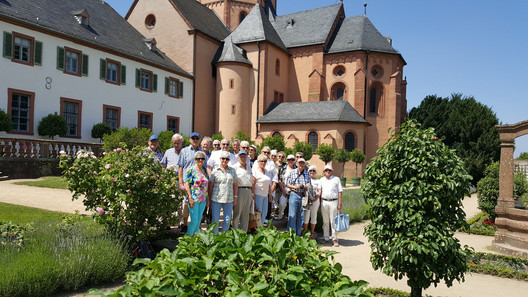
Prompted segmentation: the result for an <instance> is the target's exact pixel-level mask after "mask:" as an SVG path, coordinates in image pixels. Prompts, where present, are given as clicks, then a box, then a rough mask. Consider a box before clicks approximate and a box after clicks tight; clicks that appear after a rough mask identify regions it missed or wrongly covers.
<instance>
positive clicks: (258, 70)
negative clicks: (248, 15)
mask: <svg viewBox="0 0 528 297" xmlns="http://www.w3.org/2000/svg"><path fill="white" fill-rule="evenodd" d="M257 47H258V62H257V63H258V67H257V117H256V119H257V120H258V118H259V106H260V102H259V98H260V43H259V42H258V41H257ZM255 126H256V127H255V128H256V129H255V131H256V133H255V139H256V138H257V136H258V133H259V124H258V123H257V121H255Z"/></svg>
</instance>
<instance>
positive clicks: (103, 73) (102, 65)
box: [99, 59, 106, 80]
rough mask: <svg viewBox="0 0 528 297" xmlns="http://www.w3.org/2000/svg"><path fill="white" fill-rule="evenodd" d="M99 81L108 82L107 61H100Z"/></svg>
mask: <svg viewBox="0 0 528 297" xmlns="http://www.w3.org/2000/svg"><path fill="white" fill-rule="evenodd" d="M99 79H102V80H106V60H105V59H99Z"/></svg>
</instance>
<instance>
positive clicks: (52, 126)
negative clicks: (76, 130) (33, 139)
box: [37, 113, 68, 139]
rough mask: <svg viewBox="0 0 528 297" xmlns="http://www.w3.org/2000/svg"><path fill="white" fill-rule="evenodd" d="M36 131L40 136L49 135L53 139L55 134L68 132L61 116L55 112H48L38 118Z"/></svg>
mask: <svg viewBox="0 0 528 297" xmlns="http://www.w3.org/2000/svg"><path fill="white" fill-rule="evenodd" d="M37 131H38V134H39V135H40V136H49V137H50V138H51V139H53V138H54V137H55V135H65V134H66V133H67V132H68V125H67V124H66V120H65V119H64V118H63V117H61V116H60V115H58V114H57V113H55V114H51V113H50V114H48V115H47V116H45V117H43V118H42V119H41V120H40V123H39V125H38V127H37Z"/></svg>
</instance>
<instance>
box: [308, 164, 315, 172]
mask: <svg viewBox="0 0 528 297" xmlns="http://www.w3.org/2000/svg"><path fill="white" fill-rule="evenodd" d="M310 170H315V172H317V167H315V165H311V166H310V167H309V168H308V171H310Z"/></svg>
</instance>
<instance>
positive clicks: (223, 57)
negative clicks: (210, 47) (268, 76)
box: [211, 36, 253, 65]
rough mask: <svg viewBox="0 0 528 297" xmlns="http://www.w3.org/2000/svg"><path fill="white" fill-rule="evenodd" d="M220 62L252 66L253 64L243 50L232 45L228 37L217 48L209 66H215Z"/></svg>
mask: <svg viewBox="0 0 528 297" xmlns="http://www.w3.org/2000/svg"><path fill="white" fill-rule="evenodd" d="M220 62H237V63H244V64H248V65H253V63H251V61H249V60H248V58H247V56H246V53H245V51H244V49H242V48H240V47H239V46H237V45H236V44H234V43H233V41H232V40H231V37H230V36H228V37H227V38H226V39H225V41H224V44H223V45H222V46H220V48H218V51H217V52H216V54H215V57H214V58H213V61H212V62H211V64H213V65H215V64H216V63H220Z"/></svg>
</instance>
